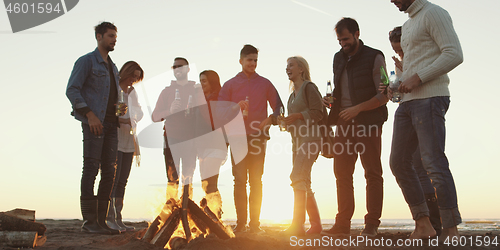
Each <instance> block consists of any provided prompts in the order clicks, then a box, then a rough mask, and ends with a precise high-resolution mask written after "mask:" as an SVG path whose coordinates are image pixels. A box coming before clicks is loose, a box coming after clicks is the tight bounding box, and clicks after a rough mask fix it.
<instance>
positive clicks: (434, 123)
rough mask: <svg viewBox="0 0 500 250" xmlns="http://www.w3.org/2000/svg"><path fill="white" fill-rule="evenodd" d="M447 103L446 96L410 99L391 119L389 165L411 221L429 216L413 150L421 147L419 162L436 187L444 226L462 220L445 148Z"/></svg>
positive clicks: (402, 104) (454, 224)
mask: <svg viewBox="0 0 500 250" xmlns="http://www.w3.org/2000/svg"><path fill="white" fill-rule="evenodd" d="M449 105H450V98H449V97H447V96H440V97H432V98H427V99H419V100H412V101H408V102H403V103H401V104H400V105H399V107H398V109H397V111H396V114H395V118H394V134H393V138H392V147H391V157H390V165H391V170H392V173H393V174H394V176H395V177H396V181H397V182H398V184H399V187H400V188H401V190H402V192H403V196H404V197H405V200H406V203H408V205H409V206H410V210H411V213H412V216H413V219H414V220H418V219H420V218H421V217H422V216H429V209H428V208H427V204H426V202H425V197H424V192H423V190H422V186H421V185H420V182H419V177H418V174H417V171H415V169H414V168H413V166H412V159H413V157H412V156H413V153H414V152H415V150H416V149H417V147H418V149H419V150H420V154H421V157H422V165H423V168H424V169H425V171H427V174H428V176H429V178H430V179H431V180H432V185H433V186H434V188H435V189H436V194H437V198H438V204H439V210H440V214H441V219H442V223H443V228H450V227H453V226H456V225H458V224H460V223H461V222H462V219H461V217H460V213H459V211H458V205H457V192H456V189H455V183H454V181H453V177H452V175H451V172H450V169H449V164H448V159H447V158H446V155H445V153H444V149H445V118H444V116H445V114H446V111H447V110H448V107H449Z"/></svg>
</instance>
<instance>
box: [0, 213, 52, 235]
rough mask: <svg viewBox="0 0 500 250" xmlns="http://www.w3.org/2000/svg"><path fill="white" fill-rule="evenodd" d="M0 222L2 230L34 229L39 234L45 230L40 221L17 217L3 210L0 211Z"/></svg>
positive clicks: (42, 233)
mask: <svg viewBox="0 0 500 250" xmlns="http://www.w3.org/2000/svg"><path fill="white" fill-rule="evenodd" d="M0 223H1V224H0V225H1V226H0V227H1V230H2V231H36V232H38V234H39V235H44V234H45V231H47V228H46V227H45V225H44V224H42V223H39V222H34V221H28V220H25V219H21V218H17V217H15V216H11V215H8V214H6V213H4V212H0Z"/></svg>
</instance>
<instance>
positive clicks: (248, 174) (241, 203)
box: [231, 136, 267, 227]
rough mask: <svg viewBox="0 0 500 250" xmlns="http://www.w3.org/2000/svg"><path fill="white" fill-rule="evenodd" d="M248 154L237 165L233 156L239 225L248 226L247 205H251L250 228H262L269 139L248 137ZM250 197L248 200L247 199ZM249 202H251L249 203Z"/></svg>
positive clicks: (235, 197)
mask: <svg viewBox="0 0 500 250" xmlns="http://www.w3.org/2000/svg"><path fill="white" fill-rule="evenodd" d="M247 143H248V153H247V155H246V156H245V158H243V160H242V161H241V162H239V163H237V164H235V162H234V159H233V157H232V156H231V163H232V165H233V176H234V206H235V208H236V217H237V222H236V223H237V224H238V225H246V222H247V204H248V203H249V204H250V223H249V226H250V227H259V226H260V210H261V206H262V175H263V174H264V160H265V155H266V144H267V139H266V138H262V137H252V136H248V142H247ZM247 181H248V183H249V184H250V195H249V197H248V196H247ZM247 197H248V199H247ZM247 200H248V201H249V202H247Z"/></svg>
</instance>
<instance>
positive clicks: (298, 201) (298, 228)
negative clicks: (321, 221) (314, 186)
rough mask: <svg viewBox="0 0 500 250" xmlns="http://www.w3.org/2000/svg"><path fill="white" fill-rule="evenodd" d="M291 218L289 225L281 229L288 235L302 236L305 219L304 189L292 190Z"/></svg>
mask: <svg viewBox="0 0 500 250" xmlns="http://www.w3.org/2000/svg"><path fill="white" fill-rule="evenodd" d="M293 197H294V199H293V219H292V224H291V225H290V227H289V228H288V229H286V230H284V231H283V233H284V234H286V235H290V236H292V235H293V236H304V235H305V234H306V232H305V231H304V222H305V221H306V191H304V190H293Z"/></svg>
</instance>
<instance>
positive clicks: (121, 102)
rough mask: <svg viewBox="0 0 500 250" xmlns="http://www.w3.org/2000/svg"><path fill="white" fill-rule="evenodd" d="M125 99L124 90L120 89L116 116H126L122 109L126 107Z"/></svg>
mask: <svg viewBox="0 0 500 250" xmlns="http://www.w3.org/2000/svg"><path fill="white" fill-rule="evenodd" d="M125 105H126V104H125V98H124V97H123V90H121V89H120V92H119V93H118V103H117V104H116V112H115V114H116V116H124V115H125V112H123V111H122V109H123V108H124V107H125Z"/></svg>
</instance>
